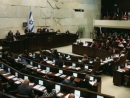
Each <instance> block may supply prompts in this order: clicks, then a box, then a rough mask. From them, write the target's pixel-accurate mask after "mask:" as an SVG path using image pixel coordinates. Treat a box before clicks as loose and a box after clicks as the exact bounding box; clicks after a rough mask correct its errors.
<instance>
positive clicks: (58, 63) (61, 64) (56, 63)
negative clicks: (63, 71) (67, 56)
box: [55, 60, 63, 68]
mask: <svg viewBox="0 0 130 98" xmlns="http://www.w3.org/2000/svg"><path fill="white" fill-rule="evenodd" d="M55 65H57V66H59V67H60V68H62V67H63V62H62V61H61V60H56V62H55Z"/></svg>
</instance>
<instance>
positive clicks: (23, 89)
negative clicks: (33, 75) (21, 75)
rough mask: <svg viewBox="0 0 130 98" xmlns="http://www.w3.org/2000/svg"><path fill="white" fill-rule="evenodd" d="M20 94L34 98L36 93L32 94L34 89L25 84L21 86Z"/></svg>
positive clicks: (19, 88)
mask: <svg viewBox="0 0 130 98" xmlns="http://www.w3.org/2000/svg"><path fill="white" fill-rule="evenodd" d="M17 91H18V93H19V94H22V95H28V96H29V97H30V98H34V97H35V96H34V93H33V92H32V89H31V88H30V87H29V86H27V85H24V84H21V85H19V87H18V90H17Z"/></svg>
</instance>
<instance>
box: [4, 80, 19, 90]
mask: <svg viewBox="0 0 130 98" xmlns="http://www.w3.org/2000/svg"><path fill="white" fill-rule="evenodd" d="M17 88H18V87H17V85H15V84H14V81H13V80H12V79H9V80H8V84H7V87H6V89H5V92H9V91H14V90H17Z"/></svg>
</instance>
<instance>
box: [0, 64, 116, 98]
mask: <svg viewBox="0 0 130 98" xmlns="http://www.w3.org/2000/svg"><path fill="white" fill-rule="evenodd" d="M3 65H4V68H3V69H0V74H1V75H2V76H3V77H5V78H6V79H7V80H8V79H13V80H14V81H15V83H17V84H21V83H19V82H17V81H18V80H19V78H21V79H24V78H25V76H26V78H27V77H28V78H29V79H30V78H31V84H30V87H31V88H32V89H33V90H34V91H39V92H43V91H44V90H45V85H46V84H47V83H52V84H53V85H54V87H55V88H56V87H57V86H58V87H60V88H61V89H60V91H59V92H57V95H59V96H62V98H66V97H65V96H66V95H67V94H68V93H69V92H70V91H72V92H74V93H75V91H77V92H78V93H80V97H83V98H115V97H114V96H109V95H106V94H101V93H96V92H92V91H89V90H87V89H82V88H77V87H72V86H67V85H64V84H58V83H56V82H52V81H48V80H45V79H43V78H38V77H34V76H30V75H27V74H23V73H20V72H19V71H17V70H15V69H13V68H12V67H10V66H8V65H6V64H4V63H2V62H0V67H1V68H2V66H3ZM9 68H10V73H8V74H7V72H8V69H9ZM3 71H5V72H4V74H3ZM16 73H17V74H18V76H17V75H16ZM17 79H18V80H17ZM33 80H36V81H33ZM39 81H40V82H39ZM32 83H34V84H32ZM66 90H67V92H65V91H66Z"/></svg>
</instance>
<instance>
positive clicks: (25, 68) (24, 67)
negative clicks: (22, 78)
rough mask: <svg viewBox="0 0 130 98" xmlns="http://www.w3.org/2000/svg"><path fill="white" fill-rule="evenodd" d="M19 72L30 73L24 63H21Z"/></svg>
mask: <svg viewBox="0 0 130 98" xmlns="http://www.w3.org/2000/svg"><path fill="white" fill-rule="evenodd" d="M20 72H22V73H25V74H31V72H30V71H29V69H28V68H27V66H26V65H23V68H22V69H20Z"/></svg>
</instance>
